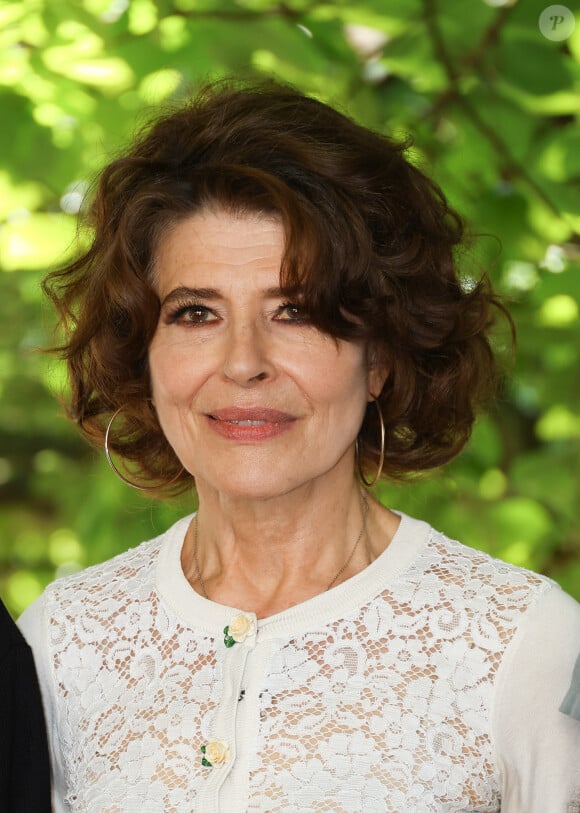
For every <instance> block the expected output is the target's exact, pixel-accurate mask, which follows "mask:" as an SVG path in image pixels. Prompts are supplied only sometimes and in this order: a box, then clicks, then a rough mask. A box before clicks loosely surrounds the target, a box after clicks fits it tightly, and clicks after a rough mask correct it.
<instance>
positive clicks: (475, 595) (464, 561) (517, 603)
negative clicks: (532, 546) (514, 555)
mask: <svg viewBox="0 0 580 813" xmlns="http://www.w3.org/2000/svg"><path fill="white" fill-rule="evenodd" d="M411 573H412V574H413V575H414V577H415V578H420V580H421V585H422V589H424V590H425V591H427V592H428V593H432V594H433V596H437V597H439V598H443V597H446V598H447V599H448V600H450V601H454V600H455V601H457V602H461V603H462V604H464V605H466V606H471V607H472V608H473V610H474V611H475V610H477V609H478V608H479V609H480V610H482V611H483V612H487V611H489V608H490V607H496V608H497V609H498V611H501V612H503V613H504V615H505V614H506V613H507V614H513V615H514V616H516V617H517V616H518V615H520V614H521V613H522V612H524V611H525V610H527V609H530V608H531V607H532V606H533V605H534V604H535V603H536V602H537V601H538V600H539V599H540V597H541V596H542V595H543V594H544V593H546V592H548V591H550V590H552V589H553V588H554V587H555V586H556V585H555V582H553V581H552V580H551V579H549V578H548V577H547V576H542V575H540V574H538V573H534V572H533V571H531V570H527V569H526V568H522V567H518V566H517V565H513V564H510V563H508V562H504V561H502V560H500V559H496V558H494V557H493V556H490V555H489V554H488V553H485V552H484V551H481V550H477V549H475V548H471V547H468V546H467V545H465V544H463V543H461V542H458V541H457V540H455V539H451V538H449V537H448V536H446V535H445V534H443V533H441V532H440V531H437V530H435V529H433V528H431V529H430V532H429V533H428V534H427V536H426V541H425V544H424V545H423V546H422V547H421V548H420V550H419V551H418V554H417V556H416V557H415V559H414V561H413V564H412V566H411Z"/></svg>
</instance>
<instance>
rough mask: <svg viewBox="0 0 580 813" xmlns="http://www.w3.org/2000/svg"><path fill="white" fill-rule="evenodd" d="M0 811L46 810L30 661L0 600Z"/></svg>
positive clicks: (42, 732) (44, 753) (46, 778)
mask: <svg viewBox="0 0 580 813" xmlns="http://www.w3.org/2000/svg"><path fill="white" fill-rule="evenodd" d="M0 810H2V813H49V811H50V772H49V761H48V743H47V741H46V726H45V723H44V715H43V713H42V702H41V699H40V690H39V687H38V680H37V677H36V672H35V669H34V661H33V659H32V653H31V651H30V647H29V646H28V645H27V644H26V641H25V640H24V638H23V637H22V634H21V633H20V631H19V630H18V628H17V627H16V625H15V624H14V621H13V620H12V619H11V617H10V615H9V614H8V610H7V609H6V607H5V606H4V605H3V604H2V602H1V601H0Z"/></svg>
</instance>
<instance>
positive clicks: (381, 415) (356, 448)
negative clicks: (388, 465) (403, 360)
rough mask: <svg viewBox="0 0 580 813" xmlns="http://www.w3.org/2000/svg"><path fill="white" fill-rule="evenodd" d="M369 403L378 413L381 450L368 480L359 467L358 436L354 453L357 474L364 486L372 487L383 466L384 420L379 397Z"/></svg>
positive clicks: (376, 481)
mask: <svg viewBox="0 0 580 813" xmlns="http://www.w3.org/2000/svg"><path fill="white" fill-rule="evenodd" d="M371 403H373V404H375V405H376V407H377V412H378V413H379V422H380V425H381V452H380V454H379V467H378V469H377V472H376V474H375V476H374V477H373V479H372V480H370V481H369V480H367V479H366V477H365V475H364V472H363V470H362V468H361V465H360V454H359V439H358V437H357V439H356V444H355V455H356V465H357V468H358V474H359V477H360V479H361V480H362V481H363V483H364V484H365V486H366V487H367V488H372V487H373V486H375V485H376V484H377V483H378V481H379V477H380V476H381V474H382V473H383V466H384V464H385V421H384V420H383V413H382V412H381V407H380V405H379V399H378V398H375V399H374V401H372V402H371Z"/></svg>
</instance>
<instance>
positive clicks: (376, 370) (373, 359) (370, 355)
mask: <svg viewBox="0 0 580 813" xmlns="http://www.w3.org/2000/svg"><path fill="white" fill-rule="evenodd" d="M389 372H390V369H389V364H388V362H387V359H386V358H385V356H384V354H382V353H380V352H379V348H378V347H376V346H375V347H369V348H368V351H367V389H368V391H369V393H370V395H372V396H374V397H375V398H378V396H379V395H380V393H381V392H382V390H383V387H384V386H385V382H386V380H387V378H388V377H389Z"/></svg>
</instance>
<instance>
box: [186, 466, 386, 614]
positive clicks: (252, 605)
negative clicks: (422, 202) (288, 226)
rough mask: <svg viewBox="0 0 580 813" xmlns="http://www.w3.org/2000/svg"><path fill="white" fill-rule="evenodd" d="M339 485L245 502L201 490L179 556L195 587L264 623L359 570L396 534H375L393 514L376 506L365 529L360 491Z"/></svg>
mask: <svg viewBox="0 0 580 813" xmlns="http://www.w3.org/2000/svg"><path fill="white" fill-rule="evenodd" d="M334 486H335V487H334V488H330V489H327V488H320V487H317V484H316V483H310V484H309V485H308V487H305V488H303V489H300V493H289V494H286V495H283V496H277V497H276V498H273V499H263V500H253V501H250V500H243V501H242V500H236V499H232V498H230V497H224V495H222V494H219V493H217V492H215V491H212V490H211V489H208V488H204V484H199V486H198V492H199V497H200V507H199V511H198V514H197V517H196V520H195V521H194V524H193V525H192V527H191V528H190V530H189V532H188V535H187V538H186V542H185V545H184V547H183V552H182V566H183V569H184V572H185V574H186V576H187V578H188V579H189V581H190V583H191V584H192V586H193V587H194V588H195V589H196V590H198V592H200V593H201V594H202V595H203V594H204V593H207V597H209V598H211V600H213V601H217V602H219V603H222V604H228V605H230V606H234V607H239V608H240V609H244V610H246V611H252V612H255V613H256V614H257V615H258V616H259V617H264V616H266V615H271V614H273V613H275V612H280V611H282V610H284V609H287V608H288V607H290V606H293V605H294V604H298V603H300V602H302V601H305V600H307V599H308V598H311V597H312V596H314V595H317V594H318V593H321V592H323V591H324V590H326V589H328V588H329V587H331V586H335V585H337V584H339V583H340V582H341V581H344V580H345V579H347V578H350V576H352V575H354V573H356V572H359V571H360V570H362V569H363V568H364V567H366V566H367V565H368V564H369V563H370V562H371V561H372V560H373V558H375V556H376V555H378V553H380V552H382V549H384V547H385V546H386V544H388V541H389V540H390V538H391V536H392V533H393V532H394V528H392V529H389V528H385V527H382V528H380V529H378V528H377V527H376V526H377V514H379V515H381V523H379V524H382V525H384V523H385V519H386V516H384V515H389V518H393V517H394V515H392V514H391V513H390V512H387V511H386V510H385V509H382V508H381V507H380V506H378V505H377V504H376V503H375V502H374V501H372V503H371V507H370V510H369V516H368V521H367V522H366V527H365V508H364V500H363V497H362V493H361V489H360V487H359V485H358V484H357V483H356V482H355V481H354V480H353V479H351V480H350V481H349V482H348V483H343V484H342V487H340V486H339V485H338V484H336V483H335V484H334ZM196 525H197V527H196ZM391 525H392V520H391ZM394 527H396V521H395V526H394ZM196 536H197V564H196V561H195V560H196V557H195V556H194V549H195V542H196V540H195V537H196ZM357 541H358V544H357ZM197 565H198V566H199V574H201V580H200V579H199V574H198V566H197Z"/></svg>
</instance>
